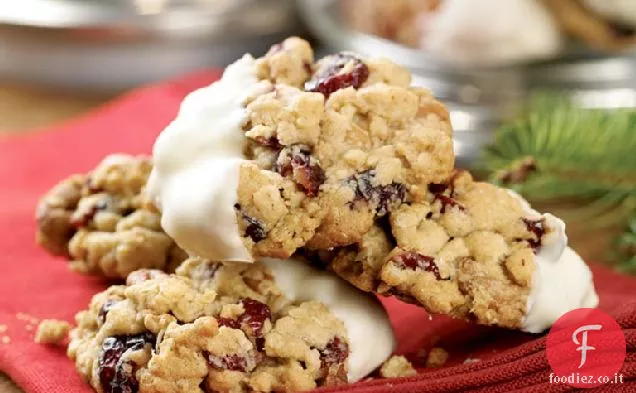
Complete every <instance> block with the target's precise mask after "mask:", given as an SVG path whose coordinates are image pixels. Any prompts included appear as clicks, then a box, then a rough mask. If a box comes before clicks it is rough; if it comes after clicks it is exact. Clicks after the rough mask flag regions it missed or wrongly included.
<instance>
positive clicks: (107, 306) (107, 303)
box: [97, 299, 118, 325]
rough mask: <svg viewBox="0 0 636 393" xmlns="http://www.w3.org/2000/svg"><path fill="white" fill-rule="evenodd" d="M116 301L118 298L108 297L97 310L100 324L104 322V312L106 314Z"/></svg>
mask: <svg viewBox="0 0 636 393" xmlns="http://www.w3.org/2000/svg"><path fill="white" fill-rule="evenodd" d="M117 302H118V300H115V299H108V300H106V301H105V302H104V304H102V306H101V307H100V309H99V312H98V313H97V320H98V321H99V323H100V325H103V324H104V322H106V314H108V312H109V311H110V309H111V308H112V307H113V306H114V305H115V304H116V303H117Z"/></svg>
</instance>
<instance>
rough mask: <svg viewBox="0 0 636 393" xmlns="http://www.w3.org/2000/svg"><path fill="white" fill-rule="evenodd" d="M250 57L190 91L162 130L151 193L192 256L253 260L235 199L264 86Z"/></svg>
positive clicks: (169, 227) (172, 232)
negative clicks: (246, 134) (248, 122)
mask: <svg viewBox="0 0 636 393" xmlns="http://www.w3.org/2000/svg"><path fill="white" fill-rule="evenodd" d="M266 85H267V83H261V82H259V81H258V80H257V78H256V66H255V61H254V59H253V58H252V57H251V56H249V55H245V56H244V57H243V58H242V59H240V60H238V61H237V62H236V63H234V64H232V65H230V66H229V67H227V69H226V70H225V72H224V74H223V77H222V78H221V80H219V81H218V82H215V83H213V84H212V85H210V86H208V87H205V88H202V89H199V90H197V91H195V92H193V93H191V94H190V95H188V96H187V97H186V98H185V100H184V101H183V103H182V104H181V108H180V110H179V114H178V116H177V118H176V119H175V120H174V121H173V122H172V123H171V124H170V125H169V126H168V127H167V128H166V129H165V130H164V131H163V132H162V133H161V135H159V137H158V138H157V140H156V142H155V146H154V149H153V161H154V169H153V171H152V173H151V175H150V179H149V180H148V187H147V190H146V192H147V194H148V196H149V197H150V198H151V200H153V201H154V202H155V204H156V205H157V207H158V208H159V209H160V210H161V212H162V217H161V226H162V227H163V229H164V230H165V231H166V233H168V234H169V235H170V236H171V237H172V238H173V239H174V240H175V241H176V243H177V244H178V245H179V246H180V247H181V248H183V249H184V250H186V251H187V252H188V253H189V254H190V255H194V256H199V257H203V258H207V259H211V260H215V261H237V262H252V257H251V255H250V253H249V252H248V250H247V249H246V248H245V246H244V244H243V241H242V240H241V237H240V234H239V227H238V223H237V218H236V212H235V210H234V205H235V204H236V203H237V190H238V182H239V169H240V166H241V165H242V164H243V163H244V162H245V160H244V159H243V131H242V125H243V124H244V122H245V119H246V112H245V102H246V100H247V99H248V97H251V96H253V95H256V94H259V93H260V92H262V91H264V89H266V88H267V86H266Z"/></svg>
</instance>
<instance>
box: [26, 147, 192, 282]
mask: <svg viewBox="0 0 636 393" xmlns="http://www.w3.org/2000/svg"><path fill="white" fill-rule="evenodd" d="M151 168H152V164H151V162H150V160H149V159H148V158H145V157H133V156H128V155H123V154H114V155H110V156H108V157H106V158H105V159H104V160H103V161H102V162H101V163H100V164H99V165H98V166H97V167H96V168H95V169H94V170H92V171H91V172H90V173H88V174H79V175H73V176H70V177H69V178H67V179H65V180H63V181H62V182H60V183H59V184H57V185H56V186H55V187H53V188H52V189H51V190H50V191H49V192H47V194H46V195H44V196H43V197H42V199H41V200H40V202H39V204H38V206H37V210H36V221H37V234H36V240H37V242H38V244H40V245H41V246H42V247H43V248H44V249H46V250H47V251H48V252H50V253H51V254H53V255H58V256H64V257H67V258H68V259H69V260H70V267H71V269H72V270H74V271H78V272H81V273H86V274H95V275H100V276H104V277H108V278H125V277H126V276H127V275H128V274H129V273H130V272H132V271H134V270H137V269H140V268H151V269H155V268H156V269H166V270H170V269H174V267H176V265H178V263H179V262H181V261H183V260H184V259H185V253H184V252H183V251H181V250H180V249H179V248H178V247H177V246H176V245H175V244H174V242H173V241H172V239H170V237H168V236H167V235H166V234H165V233H164V232H163V230H162V229H161V226H160V216H159V214H158V212H156V210H155V209H153V208H152V207H149V206H148V205H147V203H146V202H145V200H144V197H143V195H142V191H143V188H144V186H145V184H146V181H147V179H148V176H149V174H150V170H151Z"/></svg>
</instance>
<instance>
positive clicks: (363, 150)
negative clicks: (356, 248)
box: [148, 38, 454, 261]
mask: <svg viewBox="0 0 636 393" xmlns="http://www.w3.org/2000/svg"><path fill="white" fill-rule="evenodd" d="M410 83H411V75H410V73H409V72H408V71H407V70H406V69H404V68H403V67H401V66H399V65H397V64H394V63H392V62H390V61H388V60H385V59H363V58H361V57H359V56H357V55H355V54H351V53H339V54H335V55H331V56H327V57H325V58H322V59H320V60H318V61H316V60H314V56H313V51H312V49H311V47H310V46H309V44H308V43H307V42H305V41H303V40H301V39H298V38H290V39H287V40H285V41H284V42H283V43H281V44H279V45H276V46H274V47H273V48H272V49H271V50H270V51H269V52H268V53H267V54H266V55H265V56H264V57H262V58H259V59H253V58H251V57H249V56H246V57H244V58H242V59H241V60H239V61H237V62H236V63H234V64H233V65H231V66H229V67H228V68H227V69H226V71H225V73H224V76H223V78H222V79H221V80H220V81H218V82H216V83H215V84H213V85H211V86H209V87H207V88H204V89H201V90H199V91H197V92H194V93H192V94H191V95H190V96H189V97H188V98H186V99H185V101H184V103H183V104H182V107H181V110H180V113H179V115H178V116H177V118H176V119H175V120H174V121H173V123H172V124H171V125H170V126H169V127H168V128H166V130H164V131H163V133H162V134H161V135H160V136H159V138H158V139H157V141H156V143H155V147H154V152H153V159H154V161H155V163H156V166H155V169H154V170H153V174H152V175H151V180H150V181H149V186H148V190H149V194H150V195H151V196H152V197H153V198H154V200H155V201H156V203H157V206H158V207H159V208H160V210H162V211H163V221H162V224H163V227H164V228H165V230H166V231H167V233H169V234H170V235H171V236H172V237H173V238H174V239H175V240H176V242H177V243H178V244H179V245H180V246H181V247H182V248H184V249H186V250H187V251H188V252H190V253H191V254H194V255H198V256H201V257H205V258H209V259H213V260H223V261H227V260H230V261H236V260H243V261H245V260H251V259H252V258H254V257H261V256H269V257H276V258H287V257H289V256H291V255H292V254H293V253H294V252H295V251H296V250H297V249H299V248H301V247H307V248H311V249H316V250H321V249H329V248H332V247H342V246H347V245H350V244H355V243H358V242H360V241H361V239H362V238H363V236H364V235H365V234H366V233H367V232H368V231H369V230H370V229H371V228H372V227H373V225H374V222H375V221H376V220H378V219H381V218H382V217H386V216H387V215H388V214H389V213H390V212H391V211H392V210H395V209H398V208H399V207H400V206H401V205H403V204H405V203H407V202H410V201H413V200H417V199H419V198H422V197H423V195H424V194H425V193H426V189H427V187H428V185H429V184H430V183H439V182H443V181H444V180H445V179H447V178H448V177H449V176H450V173H451V171H452V168H453V165H454V155H453V145H452V135H451V134H452V130H451V125H450V120H449V113H448V111H447V109H446V108H445V107H444V106H443V105H442V104H441V103H440V102H439V101H437V100H436V99H435V98H434V97H433V96H432V95H431V93H430V92H429V91H427V90H425V89H422V88H417V87H412V86H410ZM201 216H203V217H214V220H215V225H212V224H211V223H208V222H205V219H201V220H200V222H197V220H196V219H195V218H196V217H201ZM232 233H236V234H237V236H239V235H240V241H237V239H235V238H234V237H232ZM235 237H236V236H235Z"/></svg>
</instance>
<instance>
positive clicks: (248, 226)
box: [234, 203, 267, 243]
mask: <svg viewBox="0 0 636 393" xmlns="http://www.w3.org/2000/svg"><path fill="white" fill-rule="evenodd" d="M234 209H236V210H238V211H239V213H240V214H241V218H242V219H243V222H244V223H245V236H249V238H250V239H252V241H253V242H254V243H258V242H260V241H261V240H263V239H265V238H266V237H267V231H266V230H265V227H264V226H263V223H261V222H260V221H259V220H257V219H256V218H254V217H251V216H249V215H248V214H246V213H245V212H243V211H242V210H241V205H239V204H238V203H237V204H236V205H234Z"/></svg>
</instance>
